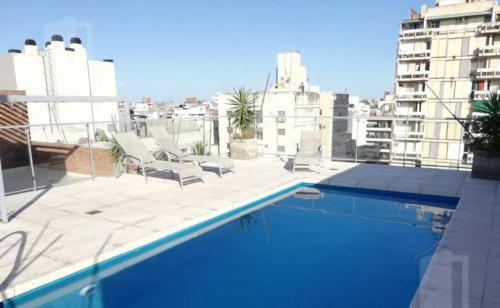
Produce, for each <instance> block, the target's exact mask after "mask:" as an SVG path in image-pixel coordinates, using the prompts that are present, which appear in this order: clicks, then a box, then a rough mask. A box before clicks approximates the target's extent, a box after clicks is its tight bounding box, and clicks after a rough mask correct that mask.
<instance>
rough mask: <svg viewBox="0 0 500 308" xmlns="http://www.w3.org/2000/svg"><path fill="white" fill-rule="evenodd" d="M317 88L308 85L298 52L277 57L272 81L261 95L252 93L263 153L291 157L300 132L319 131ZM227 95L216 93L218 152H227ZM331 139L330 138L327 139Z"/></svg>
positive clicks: (318, 91) (257, 135) (228, 109)
mask: <svg viewBox="0 0 500 308" xmlns="http://www.w3.org/2000/svg"><path fill="white" fill-rule="evenodd" d="M321 95H322V93H321V92H320V89H319V86H314V85H310V84H309V80H308V78H307V70H306V68H305V67H304V66H302V64H301V54H300V52H297V51H295V52H284V53H279V54H278V56H277V68H276V82H275V84H274V86H272V87H271V88H269V89H267V91H266V94H265V99H264V100H263V97H264V92H258V93H256V102H257V104H256V110H257V111H259V110H260V107H261V105H262V113H261V114H258V117H257V128H256V132H255V134H256V137H257V139H258V144H259V147H260V152H261V153H263V154H273V155H294V154H295V153H296V152H297V148H298V145H299V143H300V135H301V132H302V131H305V130H307V131H315V130H320V127H321V126H320V120H319V116H320V101H321V99H320V98H321ZM229 99H230V93H218V94H217V95H216V97H215V98H214V100H215V102H216V103H217V105H218V114H219V137H220V146H221V152H224V153H227V152H229V142H230V140H231V138H232V134H233V131H232V126H231V123H230V120H229V117H228V116H229V115H230V109H231V106H230V104H229ZM328 139H331V138H328Z"/></svg>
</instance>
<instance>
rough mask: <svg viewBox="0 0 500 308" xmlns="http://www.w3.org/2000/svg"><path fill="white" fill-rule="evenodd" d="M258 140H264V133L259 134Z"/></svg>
mask: <svg viewBox="0 0 500 308" xmlns="http://www.w3.org/2000/svg"><path fill="white" fill-rule="evenodd" d="M257 139H258V140H262V139H264V134H263V133H262V132H257Z"/></svg>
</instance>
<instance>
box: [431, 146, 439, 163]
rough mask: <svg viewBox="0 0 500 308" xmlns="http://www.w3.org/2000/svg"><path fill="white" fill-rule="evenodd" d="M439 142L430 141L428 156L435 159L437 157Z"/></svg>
mask: <svg viewBox="0 0 500 308" xmlns="http://www.w3.org/2000/svg"><path fill="white" fill-rule="evenodd" d="M438 151H439V143H437V142H431V143H430V146H429V158H434V159H436V158H437V157H438Z"/></svg>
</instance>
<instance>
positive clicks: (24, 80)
mask: <svg viewBox="0 0 500 308" xmlns="http://www.w3.org/2000/svg"><path fill="white" fill-rule="evenodd" d="M71 47H72V48H74V49H75V51H69V50H65V44H64V42H57V41H52V42H51V44H50V45H49V46H48V47H47V48H45V49H43V50H39V51H37V50H36V48H35V47H34V46H26V48H25V50H26V52H25V53H20V54H6V55H0V66H1V67H2V74H0V89H3V90H24V91H26V95H41V96H45V95H51V96H90V95H92V96H116V95H117V90H116V77H115V68H114V64H113V63H110V62H103V61H88V59H87V52H86V50H85V48H83V46H81V45H79V44H71ZM4 68H5V69H4ZM89 70H90V77H89ZM89 78H90V84H89ZM93 107H94V119H95V121H111V118H112V117H116V118H118V103H117V102H95V104H94V106H93ZM28 116H29V121H30V124H49V123H52V124H54V125H52V126H46V127H44V128H37V129H33V130H32V138H33V140H35V141H50V142H54V141H64V139H66V141H68V142H70V143H75V142H78V140H79V139H80V138H86V137H87V134H86V130H85V127H84V126H83V125H77V126H65V127H63V126H61V127H62V129H63V130H64V133H62V132H61V130H58V129H57V127H56V126H55V123H56V118H58V119H57V120H58V121H57V122H59V123H72V122H90V121H92V113H91V107H90V103H83V102H82V103H54V104H52V108H51V111H50V112H49V106H48V104H45V103H28ZM110 127H111V126H109V125H96V128H102V129H104V130H105V131H107V133H108V135H109V134H110V132H111V131H110V130H109V129H108V128H110ZM91 134H92V133H91Z"/></svg>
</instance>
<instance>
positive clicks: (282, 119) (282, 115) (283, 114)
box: [276, 111, 286, 123]
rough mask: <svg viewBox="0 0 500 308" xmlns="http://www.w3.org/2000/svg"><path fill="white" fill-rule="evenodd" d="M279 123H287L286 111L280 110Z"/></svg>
mask: <svg viewBox="0 0 500 308" xmlns="http://www.w3.org/2000/svg"><path fill="white" fill-rule="evenodd" d="M276 122H278V123H286V112H285V111H278V118H277V119H276Z"/></svg>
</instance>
